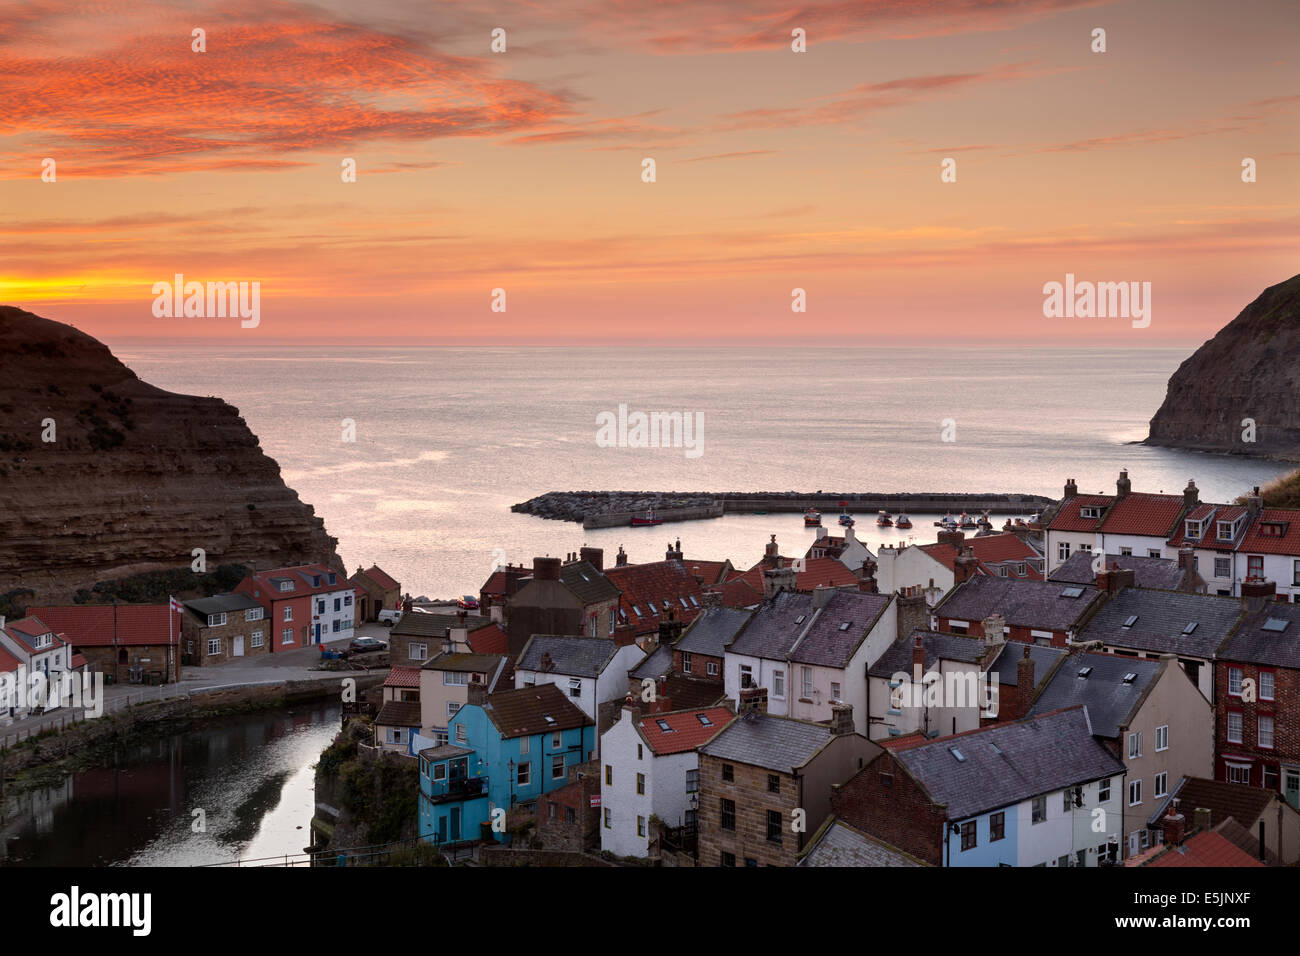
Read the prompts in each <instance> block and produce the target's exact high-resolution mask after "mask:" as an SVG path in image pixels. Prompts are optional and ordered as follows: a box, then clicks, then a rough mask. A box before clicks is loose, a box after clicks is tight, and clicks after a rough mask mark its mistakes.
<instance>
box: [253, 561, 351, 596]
mask: <svg viewBox="0 0 1300 956" xmlns="http://www.w3.org/2000/svg"><path fill="white" fill-rule="evenodd" d="M331 574H333V575H335V576H336V577H335V583H333V584H330V583H329V576H330V575H331ZM313 576H319V577H320V584H319V585H318V586H316V587H313V586H312V583H311V581H312V577H313ZM280 578H289V579H290V580H292V581H293V590H292V591H281V590H280V589H279V587H277V586H276V584H275V583H274V581H273V579H280ZM351 588H352V585H351V584H350V583H349V581H348V578H347V576H346V575H344V574H340V573H339V572H338V571H335V570H334V569H333V568H328V567H326V566H325V565H323V564H299V565H295V566H294V567H292V568H276V569H275V570H274V571H258V572H256V573H254V574H250V575H249V576H248V577H246V578H244V580H242V581H240V582H239V584H238V585H237V586H236V587H235V590H236V591H238V592H239V593H240V594H247V595H249V596H251V597H253V598H255V599H256V600H259V601H267V602H270V601H288V600H291V599H293V598H300V597H305V596H310V595H313V594H325V593H326V592H329V591H347V590H349V589H351ZM254 592H256V593H254Z"/></svg>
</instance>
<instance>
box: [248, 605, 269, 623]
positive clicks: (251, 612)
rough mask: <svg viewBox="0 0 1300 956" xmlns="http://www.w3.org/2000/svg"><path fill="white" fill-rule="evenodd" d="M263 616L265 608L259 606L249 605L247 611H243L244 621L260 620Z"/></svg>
mask: <svg viewBox="0 0 1300 956" xmlns="http://www.w3.org/2000/svg"><path fill="white" fill-rule="evenodd" d="M265 616H266V611H265V609H264V608H260V607H250V608H249V609H248V610H247V611H245V612H244V620H245V621H260V620H261V619H262V618H264V617H265Z"/></svg>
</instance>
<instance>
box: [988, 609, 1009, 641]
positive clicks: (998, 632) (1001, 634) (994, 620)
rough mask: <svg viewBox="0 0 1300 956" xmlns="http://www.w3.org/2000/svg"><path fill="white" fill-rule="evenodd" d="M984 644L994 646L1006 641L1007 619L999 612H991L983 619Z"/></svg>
mask: <svg viewBox="0 0 1300 956" xmlns="http://www.w3.org/2000/svg"><path fill="white" fill-rule="evenodd" d="M983 629H984V644H985V645H986V646H988V647H995V646H997V645H998V644H1005V643H1006V641H1007V621H1006V618H1004V617H1003V616H1002V615H1001V614H998V613H996V612H995V613H993V614H990V615H989V616H988V617H986V618H985V619H984V621H983Z"/></svg>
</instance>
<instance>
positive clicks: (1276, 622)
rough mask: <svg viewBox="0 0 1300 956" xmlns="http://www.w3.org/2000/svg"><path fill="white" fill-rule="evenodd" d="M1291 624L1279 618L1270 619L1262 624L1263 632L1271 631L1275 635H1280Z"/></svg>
mask: <svg viewBox="0 0 1300 956" xmlns="http://www.w3.org/2000/svg"><path fill="white" fill-rule="evenodd" d="M1290 623H1291V622H1290V621H1288V620H1285V619H1283V618H1280V617H1270V618H1269V619H1268V620H1267V621H1265V622H1264V630H1266V631H1272V632H1273V633H1275V634H1281V633H1282V632H1283V631H1285V630H1286V626H1287V625H1288V624H1290Z"/></svg>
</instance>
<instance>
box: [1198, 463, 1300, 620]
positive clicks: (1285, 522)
mask: <svg viewBox="0 0 1300 956" xmlns="http://www.w3.org/2000/svg"><path fill="white" fill-rule="evenodd" d="M1249 501H1250V502H1251V505H1250V510H1251V514H1252V517H1251V521H1250V525H1249V527H1248V528H1247V529H1246V532H1245V534H1244V535H1243V536H1242V540H1241V543H1240V544H1239V545H1237V549H1236V551H1235V553H1234V555H1233V557H1234V561H1233V571H1232V573H1233V594H1235V595H1238V596H1240V595H1241V594H1243V593H1244V592H1243V585H1244V584H1246V583H1248V582H1252V581H1272V582H1274V583H1275V585H1276V589H1277V590H1276V599H1277V600H1278V601H1285V602H1290V603H1294V602H1296V601H1300V509H1293V508H1264V507H1262V501H1261V499H1260V497H1259V489H1258V488H1256V489H1255V494H1254V495H1253V496H1252V497H1251V498H1250V499H1249ZM1216 563H1217V562H1216ZM1217 570H1218V568H1216V571H1217Z"/></svg>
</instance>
